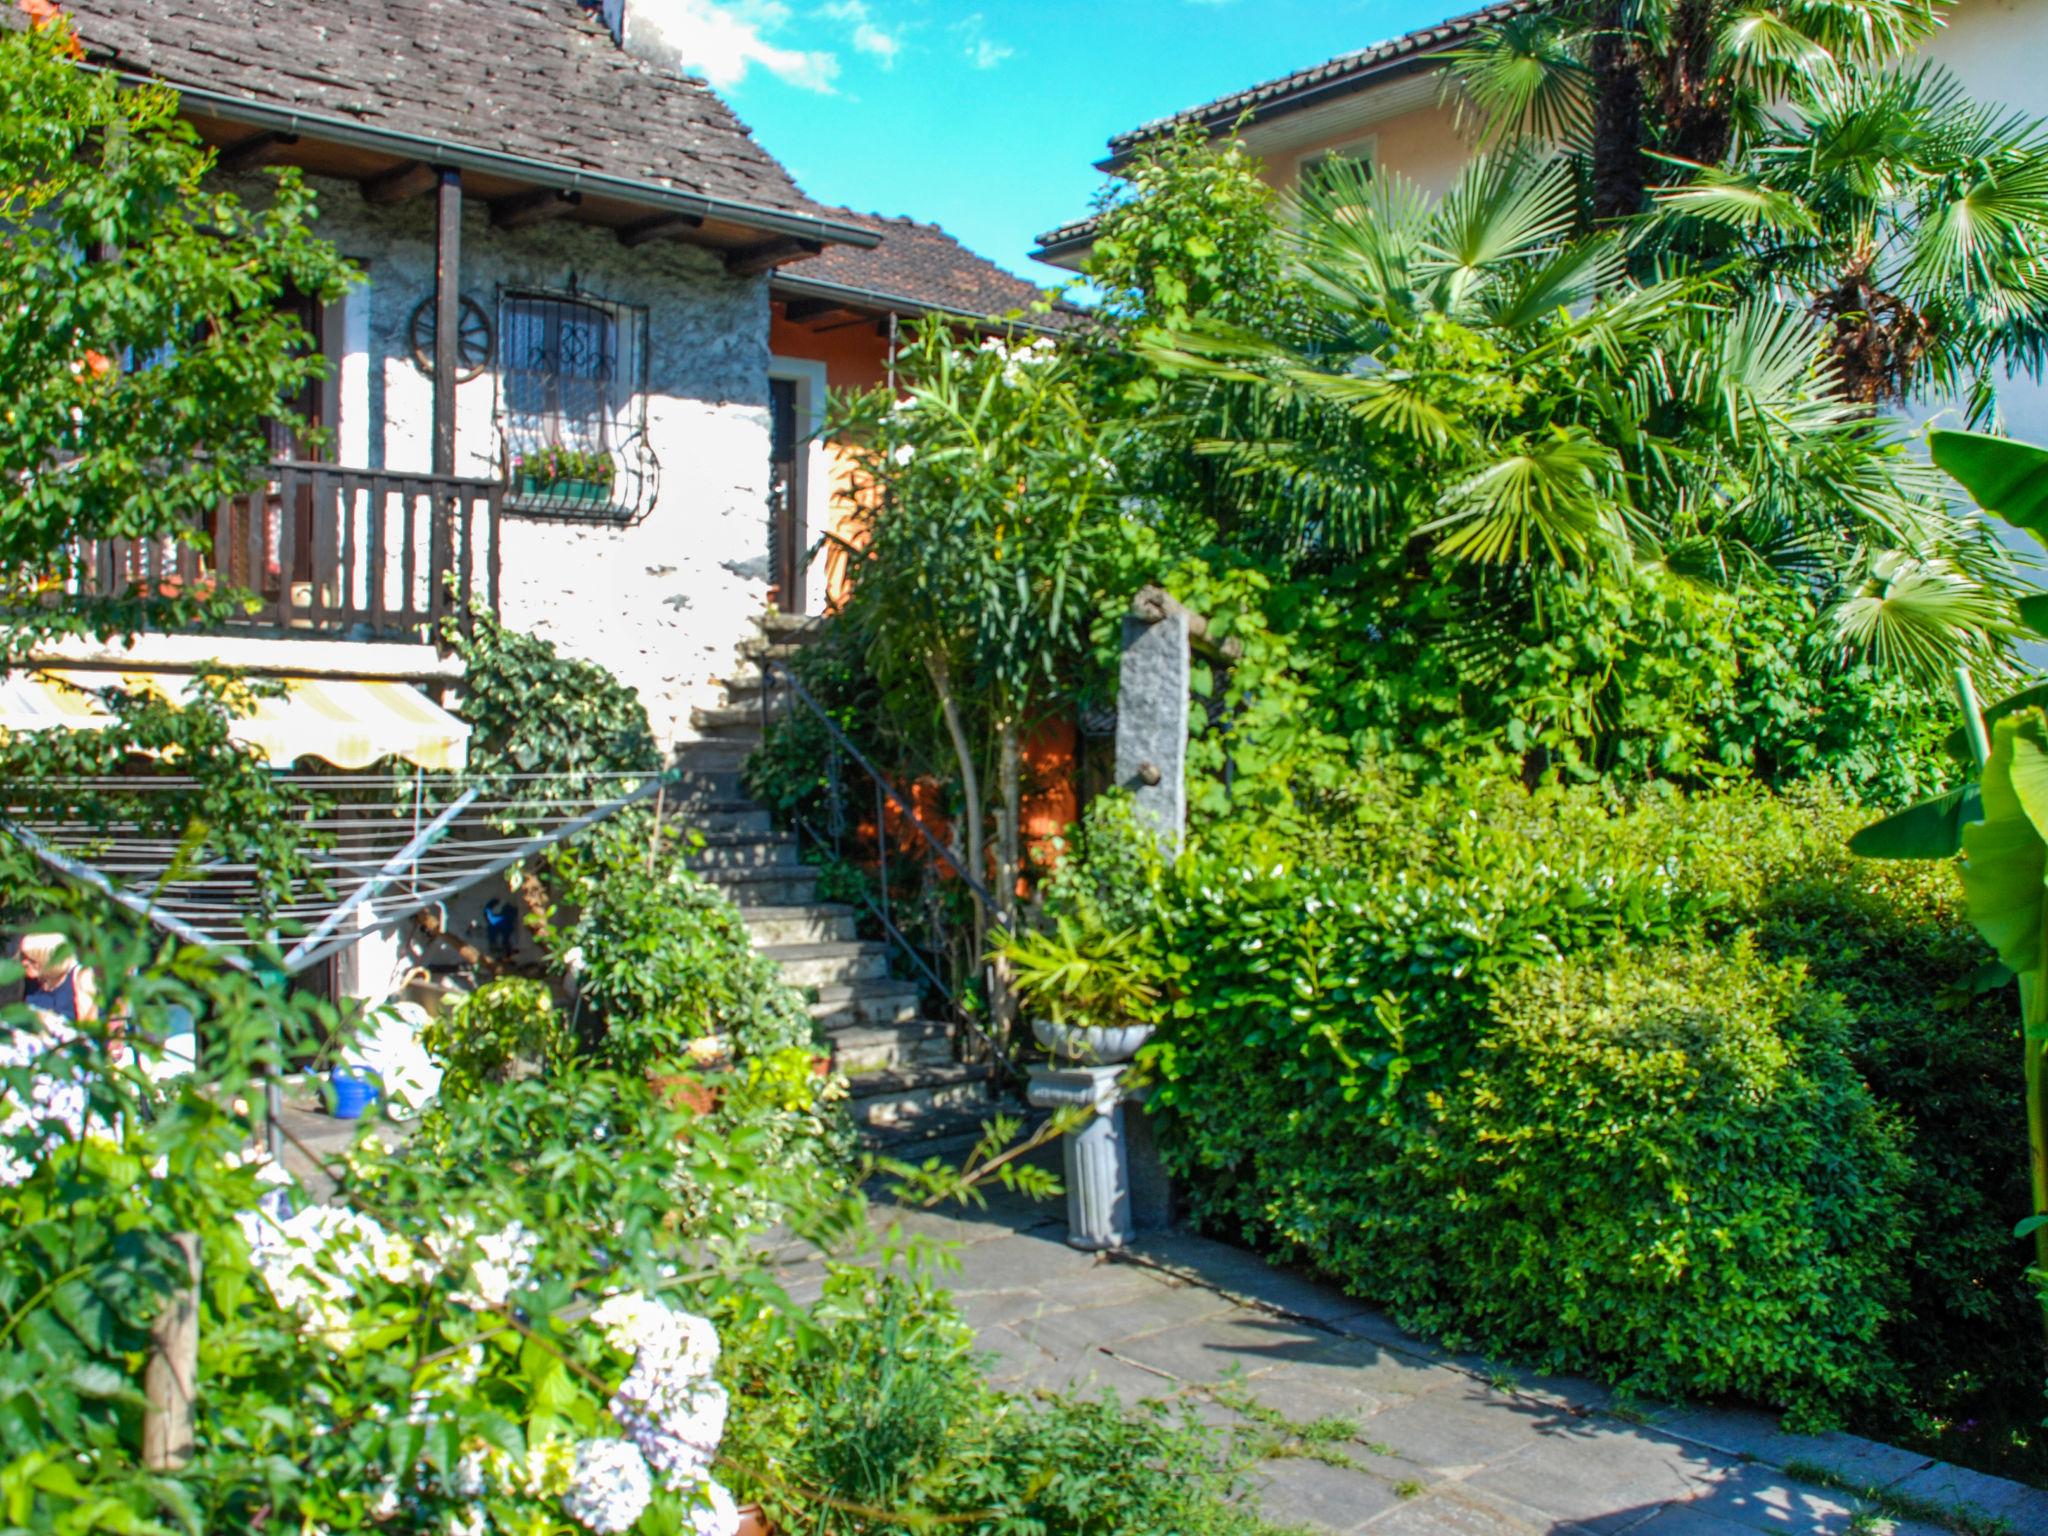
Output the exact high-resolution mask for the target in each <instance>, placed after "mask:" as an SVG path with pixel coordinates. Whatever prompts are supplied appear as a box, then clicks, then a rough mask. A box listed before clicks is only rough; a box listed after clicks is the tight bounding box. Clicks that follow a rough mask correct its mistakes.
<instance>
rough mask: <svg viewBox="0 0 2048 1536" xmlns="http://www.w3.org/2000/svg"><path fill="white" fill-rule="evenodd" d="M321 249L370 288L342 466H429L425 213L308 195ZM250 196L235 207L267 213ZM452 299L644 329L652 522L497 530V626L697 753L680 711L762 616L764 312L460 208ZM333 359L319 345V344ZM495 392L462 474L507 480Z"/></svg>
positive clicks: (647, 250) (704, 699)
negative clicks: (620, 316) (416, 316)
mask: <svg viewBox="0 0 2048 1536" xmlns="http://www.w3.org/2000/svg"><path fill="white" fill-rule="evenodd" d="M314 184H315V186H316V188H317V190H318V192H319V195H320V215H319V222H318V229H319V232H320V233H321V234H322V235H323V236H324V237H325V238H327V239H328V240H331V241H332V242H333V243H334V244H335V246H336V247H337V248H338V249H339V250H341V252H342V253H343V254H344V255H346V256H348V257H350V258H351V259H353V260H354V261H356V262H357V263H358V264H359V265H360V266H361V267H362V268H363V270H364V274H365V278H366V282H365V284H364V286H363V287H362V288H360V289H358V290H356V291H355V292H354V293H352V294H351V295H350V296H349V299H348V300H347V302H346V304H345V305H344V307H343V311H342V317H341V321H342V323H341V325H340V326H339V328H338V329H339V330H340V332H341V346H340V348H339V350H340V351H341V353H342V356H341V361H340V384H339V395H340V398H341V412H340V415H341V419H340V422H339V424H338V430H337V433H336V446H337V450H338V455H339V457H340V458H341V459H342V461H343V462H345V463H350V464H357V465H360V466H362V467H366V468H372V469H401V470H412V471H425V470H427V469H428V468H430V467H431V463H432V430H433V385H432V381H431V380H430V379H429V378H428V376H427V375H426V374H425V373H424V372H422V371H421V370H420V368H419V367H418V366H417V365H416V364H415V363H414V361H413V356H412V344H411V339H410V326H411V321H412V315H413V311H414V309H415V308H416V307H417V306H418V305H419V303H420V301H421V300H422V299H423V298H426V297H427V296H428V295H430V294H431V293H432V292H433V288H434V208H433V199H432V198H431V197H428V198H419V199H416V200H414V201H412V202H410V203H405V204H401V205H399V206H397V207H391V208H373V207H371V206H370V205H368V204H367V203H365V202H364V201H363V199H362V197H361V196H360V194H359V193H358V192H357V190H356V188H355V187H354V186H353V184H351V183H347V182H322V181H316V182H315V183H314ZM262 185H263V183H262V180H261V179H260V178H250V179H249V181H248V185H247V187H246V188H245V189H244V190H245V192H246V193H248V194H249V195H251V196H252V199H253V198H258V197H260V196H261V188H262ZM462 244H463V250H462V281H461V288H462V292H463V294H464V295H465V296H466V297H468V298H471V299H474V300H475V301H476V302H477V303H478V304H479V305H481V306H482V307H483V309H484V310H485V311H486V312H487V313H488V314H490V315H491V316H492V319H493V322H494V324H495V323H496V321H497V319H498V314H499V303H498V299H499V293H500V291H501V290H502V289H504V288H508V287H510V288H522V289H536V290H546V291H550V292H567V291H569V290H571V289H574V290H575V291H577V292H578V293H580V294H583V295H587V296H588V297H590V298H592V299H597V300H608V301H611V302H613V303H618V304H623V305H639V306H643V307H644V308H645V309H646V310H647V333H648V334H647V339H646V347H647V369H646V377H647V387H646V394H647V399H646V422H647V442H648V445H649V447H650V448H651V449H652V450H653V453H654V456H655V457H656V458H657V459H658V460H659V463H660V477H659V490H658V492H657V494H656V497H655V499H654V502H653V505H652V506H651V507H650V508H649V510H648V511H647V512H646V513H645V515H644V516H642V517H641V518H640V519H639V520H638V521H636V522H635V523H633V524H631V525H630V526H623V527H621V526H610V525H604V524H597V523H579V522H566V521H550V520H547V519H544V518H537V517H531V516H524V515H521V514H519V513H516V512H511V511H508V512H507V513H506V514H505V519H504V523H503V525H502V526H503V551H504V556H503V591H502V598H501V608H502V613H503V617H504V619H505V622H506V623H508V624H510V625H512V626H513V627H515V628H519V629H526V630H531V631H533V632H534V633H536V634H540V635H544V636H546V637H547V638H548V639H550V640H553V641H554V642H555V643H556V644H557V645H559V646H560V647H561V648H562V649H563V650H564V651H567V652H569V653H570V654H573V655H577V656H582V657H586V658H588V659H590V660H593V661H597V662H601V663H602V664H603V665H604V666H606V667H608V668H609V669H610V670H611V671H612V672H614V673H615V674H616V675H617V676H618V677H620V678H621V679H622V680H623V681H625V682H626V683H628V684H630V685H632V686H633V687H635V688H637V689H638V690H639V691H640V696H641V698H642V699H643V701H645V703H646V705H647V708H648V713H649V716H650V717H651V719H652V720H653V723H654V729H655V731H656V734H657V735H658V736H660V737H662V738H663V739H664V740H665V741H669V740H676V739H683V738H686V737H688V736H689V735H690V734H691V729H690V725H689V715H690V710H691V708H692V707H693V706H696V705H707V704H711V703H714V702H716V701H717V697H718V687H717V683H718V680H719V679H720V678H721V677H723V676H725V675H726V674H728V673H729V672H730V671H731V670H732V667H733V661H734V656H733V652H734V647H735V646H736V645H737V643H738V642H739V641H740V640H741V639H742V638H744V637H745V636H746V635H747V634H748V633H749V632H750V630H751V626H752V622H753V620H754V617H755V615H757V614H758V613H759V612H760V611H761V609H762V607H763V606H764V604H765V601H766V592H767V574H768V514H767V496H768V454H769V423H768V367H769V356H768V313H769V311H768V293H767V279H766V278H765V277H758V276H756V277H734V276H732V275H730V274H728V273H727V272H726V270H725V268H724V266H723V265H722V264H721V263H720V262H719V261H718V259H717V258H716V257H715V256H713V255H711V254H710V253H708V252H705V251H701V250H697V249H693V248H691V247H688V246H683V245H678V244H672V243H665V242H664V243H656V244H653V245H649V246H642V247H640V248H638V249H636V250H628V249H627V248H626V247H624V246H622V245H621V244H620V243H619V242H618V240H617V239H616V238H614V237H613V236H612V235H611V234H609V233H608V232H606V231H603V230H598V229H593V228H590V227H588V226H583V225H578V224H575V223H573V222H570V221H567V220H561V221H557V222H554V223H549V224H543V225H538V226H533V227H529V228H526V229H522V230H512V231H497V230H493V229H492V228H491V227H490V220H489V215H488V211H487V209H486V208H485V207H484V206H483V205H482V204H481V203H480V202H477V201H474V200H472V201H471V203H470V205H469V207H468V209H467V210H466V217H465V220H464V225H463V233H462ZM330 345H332V343H330ZM496 410H497V380H496V378H495V376H494V373H493V371H491V370H486V371H485V372H484V373H483V374H482V375H480V376H479V377H478V378H476V379H474V380H472V381H470V382H469V383H467V384H464V385H462V386H461V388H460V389H459V391H458V393H457V420H456V469H457V472H458V473H461V474H466V475H478V476H494V475H496V474H498V473H500V459H501V450H500V442H499V434H498V427H497V420H496Z"/></svg>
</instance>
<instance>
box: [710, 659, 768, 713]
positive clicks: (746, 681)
mask: <svg viewBox="0 0 2048 1536" xmlns="http://www.w3.org/2000/svg"><path fill="white" fill-rule="evenodd" d="M718 686H719V687H720V688H722V689H724V690H725V702H726V703H727V704H728V705H730V706H735V707H737V706H741V705H744V706H746V707H748V708H752V709H759V708H760V707H761V668H760V667H759V666H758V665H756V664H753V663H748V664H747V665H745V666H739V667H734V668H733V669H732V671H731V672H729V673H727V674H726V675H725V676H724V677H722V678H720V679H719V680H718Z"/></svg>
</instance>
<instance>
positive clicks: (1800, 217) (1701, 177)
mask: <svg viewBox="0 0 2048 1536" xmlns="http://www.w3.org/2000/svg"><path fill="white" fill-rule="evenodd" d="M1671 163H1672V164H1674V165H1680V166H1686V167H1688V168H1689V169H1691V170H1692V171H1693V172H1694V173H1695V174H1694V175H1693V178H1692V180H1690V181H1687V182H1680V183H1677V184H1674V185H1671V186H1663V187H1657V188H1654V189H1653V190H1652V193H1651V196H1652V197H1653V199H1654V200H1655V202H1656V205H1657V206H1658V207H1659V208H1661V209H1663V210H1665V211H1666V212H1668V213H1673V214H1678V215H1681V216H1683V217H1686V218H1693V219H1704V220H1705V221H1707V222H1708V223H1710V224H1721V225H1726V226H1728V227H1730V228H1734V229H1741V230H1759V229H1761V230H1768V231H1770V232H1771V233H1772V234H1775V235H1779V236H1784V237H1791V236H1798V235H1808V234H1812V233H1813V232H1814V231H1815V230H1816V228H1817V227H1818V221H1817V220H1816V219H1815V218H1814V214H1813V210H1812V209H1811V208H1808V207H1807V206H1806V204H1805V203H1803V202H1802V201H1800V199H1799V196H1798V194H1797V193H1794V192H1790V191H1786V190H1783V189H1781V188H1777V187H1770V186H1766V185H1764V183H1763V182H1762V181H1761V180H1759V179H1758V178H1757V177H1755V176H1753V175H1748V174H1745V173H1743V172H1741V171H1731V170H1726V169H1723V168H1722V167H1720V166H1712V165H1700V166H1694V165H1692V164H1691V162H1689V161H1683V160H1679V161H1672V162H1671Z"/></svg>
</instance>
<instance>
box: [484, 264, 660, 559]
mask: <svg viewBox="0 0 2048 1536" xmlns="http://www.w3.org/2000/svg"><path fill="white" fill-rule="evenodd" d="M647 326H648V312H647V310H646V309H645V308H644V307H642V306H639V305H634V304H619V303H614V302H612V301H610V300H606V299H600V298H596V297H593V296H592V295H590V294H587V293H582V292H578V291H574V290H571V291H569V292H553V291H548V290H541V289H530V288H505V289H500V290H499V293H498V338H497V339H498V370H497V387H498V403H497V412H496V414H497V420H498V434H499V439H500V441H501V443H502V445H503V464H504V471H505V481H506V493H505V510H506V511H507V512H509V513H516V514H519V515H522V516H526V517H544V518H555V519H562V520H566V521H572V522H591V523H604V524H609V525H612V526H615V527H616V526H624V525H628V524H631V523H636V522H638V521H639V520H640V519H641V518H643V517H645V516H646V515H647V513H648V512H649V510H650V509H652V507H653V506H654V499H655V495H656V492H657V491H658V489H659V486H660V474H661V466H660V463H659V462H658V461H657V460H656V458H655V455H654V450H653V448H652V447H651V446H650V445H649V444H648V441H647V351H648V348H647Z"/></svg>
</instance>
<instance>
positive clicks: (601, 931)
mask: <svg viewBox="0 0 2048 1536" xmlns="http://www.w3.org/2000/svg"><path fill="white" fill-rule="evenodd" d="M649 843H650V837H649V829H648V826H647V824H646V822H645V821H644V820H642V819H640V818H635V817H621V818H618V819H617V820H615V821H614V822H611V823H608V824H607V825H606V826H604V827H601V828H599V829H598V830H596V831H595V832H593V833H592V834H591V835H589V836H588V837H585V838H583V839H581V840H579V841H578V842H576V843H574V844H572V845H568V846H565V847H563V848H562V849H560V850H558V851H557V853H556V854H555V855H554V857H553V859H552V860H551V862H550V866H549V874H550V877H551V883H552V884H553V885H554V886H555V887H556V889H557V890H559V891H560V892H561V900H562V902H563V904H564V905H565V906H566V907H568V909H569V913H568V915H567V916H566V917H564V918H561V919H559V920H551V921H549V922H548V923H547V924H546V925H545V926H544V927H543V929H542V931H541V937H542V941H543V943H544V944H545V945H546V946H547V949H548V951H549V954H550V958H551V959H552V960H553V961H554V962H555V963H556V964H557V965H558V966H560V967H561V968H562V969H563V970H565V971H567V972H568V973H570V974H571V975H572V976H574V977H575V979H576V984H577V988H578V1009H579V1012H578V1017H577V1029H578V1031H579V1033H580V1034H581V1036H582V1037H583V1039H584V1042H585V1045H586V1047H587V1048H588V1050H589V1051H590V1052H591V1054H592V1055H593V1056H594V1057H595V1058H596V1059H597V1060H599V1061H601V1062H603V1063H605V1064H607V1065H610V1066H613V1067H616V1068H618V1069H619V1070H621V1071H644V1070H646V1069H647V1068H648V1067H650V1066H653V1065H656V1064H658V1063H661V1062H665V1061H674V1060H676V1059H678V1058H680V1057H682V1056H683V1055H685V1054H686V1053H687V1051H688V1049H689V1047H690V1046H691V1044H692V1043H693V1042H696V1041H702V1040H706V1039H708V1038H710V1037H714V1036H717V1037H723V1039H724V1040H725V1041H726V1042H727V1043H728V1044H729V1046H730V1047H731V1048H732V1049H733V1050H734V1052H735V1053H736V1054H740V1055H746V1054H750V1053H758V1052H767V1051H775V1050H782V1049H786V1048H789V1047H793V1046H800V1045H808V1044H809V1043H810V1042H811V1041H812V1039H813V1037H814V1035H815V1030H814V1028H813V1025H812V1022H811V1017H810V1014H809V1012H808V1011H807V1010H806V1008H805V1006H804V1001H803V998H802V997H801V996H800V995H799V994H798V993H797V991H796V989H795V988H793V987H791V986H790V985H789V983H788V982H787V981H785V980H784V979H783V976H782V971H781V968H780V967H779V966H777V965H776V963H775V962H774V961H773V960H770V959H769V958H767V957H766V956H765V955H763V954H761V953H760V951H759V950H757V949H755V948H754V944H753V940H752V937H751V936H750V935H749V934H748V932H747V928H746V923H745V921H744V920H743V919H742V918H741V917H740V914H739V910H738V909H737V908H736V907H734V906H733V904H732V903H731V902H730V901H728V900H727V899H726V898H725V896H724V895H723V894H722V893H720V892H719V891H718V890H716V889H715V888H714V887H712V886H711V885H709V884H707V883H706V882H705V881H703V880H700V879H699V878H698V877H697V876H696V875H694V874H692V873H691V872H690V870H689V869H688V867H687V866H686V864H685V863H684V858H685V855H686V852H687V849H686V847H685V846H684V845H683V844H682V843H680V842H679V841H678V840H677V838H676V837H675V836H673V835H672V834H666V833H665V834H664V835H663V836H662V838H661V839H660V840H659V842H658V844H657V846H656V847H655V848H654V851H653V856H652V857H651V858H650V852H649Z"/></svg>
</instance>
